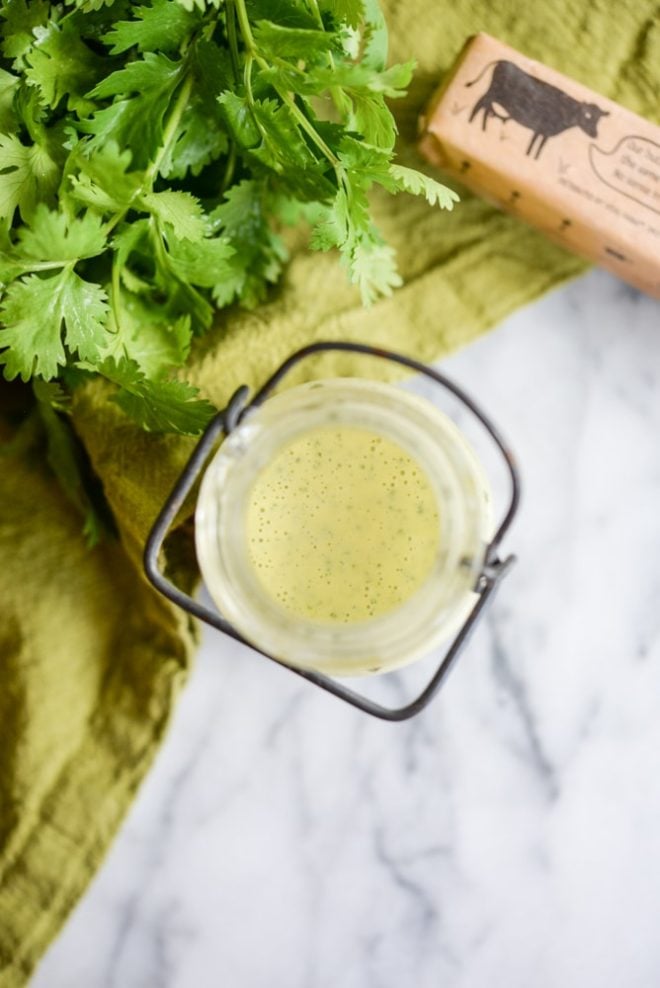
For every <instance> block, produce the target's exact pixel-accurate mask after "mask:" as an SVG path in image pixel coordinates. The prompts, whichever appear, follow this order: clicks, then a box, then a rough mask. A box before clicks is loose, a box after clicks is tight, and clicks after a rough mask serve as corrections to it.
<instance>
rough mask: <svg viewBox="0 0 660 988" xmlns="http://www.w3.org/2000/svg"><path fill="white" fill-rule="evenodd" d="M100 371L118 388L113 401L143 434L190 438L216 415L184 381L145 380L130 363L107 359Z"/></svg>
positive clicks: (214, 409)
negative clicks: (166, 434)
mask: <svg viewBox="0 0 660 988" xmlns="http://www.w3.org/2000/svg"><path fill="white" fill-rule="evenodd" d="M100 371H101V373H102V374H103V375H104V376H105V377H107V378H108V379H109V380H110V381H112V382H113V383H114V384H117V385H119V391H118V392H117V394H115V395H113V401H116V402H117V404H118V405H119V407H120V408H122V409H123V411H124V412H126V414H127V415H129V416H130V417H131V418H132V419H133V420H134V421H135V422H137V423H138V424H139V425H141V426H142V428H143V429H146V430H147V432H178V433H181V434H183V435H192V436H194V435H197V434H198V433H199V432H201V431H202V429H204V428H205V427H206V426H207V425H208V423H209V422H210V421H211V419H212V418H213V416H214V415H216V414H217V409H216V408H214V407H213V405H211V404H210V402H208V401H204V400H203V399H199V398H198V397H197V396H198V394H199V391H198V390H197V388H194V387H193V386H192V385H190V384H187V383H186V382H185V381H176V380H171V381H168V380H156V381H147V380H146V378H145V377H144V375H143V374H142V373H141V371H140V369H139V367H138V366H137V364H135V363H134V362H133V361H131V360H127V359H124V360H121V361H119V362H118V363H116V362H115V361H112V360H107V361H105V363H104V364H103V365H102V366H101V367H100Z"/></svg>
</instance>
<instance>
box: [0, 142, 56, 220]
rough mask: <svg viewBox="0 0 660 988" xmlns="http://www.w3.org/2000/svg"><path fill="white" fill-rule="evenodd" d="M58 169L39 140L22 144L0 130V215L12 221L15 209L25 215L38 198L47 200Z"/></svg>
mask: <svg viewBox="0 0 660 988" xmlns="http://www.w3.org/2000/svg"><path fill="white" fill-rule="evenodd" d="M59 177H60V169H59V168H58V166H57V165H56V164H55V162H54V161H53V159H52V158H51V157H50V155H49V153H48V151H47V150H46V148H45V147H44V146H43V145H42V144H31V145H25V144H22V143H21V141H20V140H19V139H18V137H16V135H15V134H0V219H6V220H8V221H9V223H11V222H12V219H13V216H14V213H15V211H16V209H18V211H19V212H20V214H21V217H22V219H23V220H26V219H29V218H30V216H31V215H32V213H33V212H34V209H35V206H36V205H37V203H38V202H40V201H41V202H49V201H50V200H51V198H52V196H53V194H54V192H55V189H56V188H57V185H58V183H59Z"/></svg>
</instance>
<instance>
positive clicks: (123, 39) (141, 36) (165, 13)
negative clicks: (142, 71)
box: [103, 0, 199, 55]
mask: <svg viewBox="0 0 660 988" xmlns="http://www.w3.org/2000/svg"><path fill="white" fill-rule="evenodd" d="M198 24H199V15H198V14H196V13H193V12H192V11H191V10H187V9H186V8H185V7H183V6H182V5H181V4H178V3H172V2H171V0H153V3H152V4H151V6H150V7H146V6H138V7H137V8H136V9H135V11H134V18H133V20H130V21H117V22H116V23H115V24H113V26H112V30H111V31H109V32H108V33H107V34H105V35H104V36H103V40H104V41H105V42H106V44H109V45H111V48H110V54H111V55H121V54H122V53H123V52H125V51H128V49H129V48H133V47H134V46H135V47H137V48H139V50H140V51H153V52H157V51H164V52H168V53H169V52H174V51H178V49H179V48H180V46H181V44H182V43H183V42H184V41H185V40H186V39H187V38H188V36H189V35H190V33H191V32H192V31H194V30H195V28H196V27H197V26H198Z"/></svg>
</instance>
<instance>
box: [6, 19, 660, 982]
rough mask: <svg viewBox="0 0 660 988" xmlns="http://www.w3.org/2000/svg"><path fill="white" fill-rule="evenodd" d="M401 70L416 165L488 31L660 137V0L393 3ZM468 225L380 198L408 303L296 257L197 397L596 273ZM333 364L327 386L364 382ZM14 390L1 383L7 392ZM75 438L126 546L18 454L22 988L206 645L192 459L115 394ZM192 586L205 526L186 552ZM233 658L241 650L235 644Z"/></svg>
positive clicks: (109, 833) (460, 334) (15, 781)
mask: <svg viewBox="0 0 660 988" xmlns="http://www.w3.org/2000/svg"><path fill="white" fill-rule="evenodd" d="M385 9H386V13H387V16H388V22H389V26H390V36H391V56H392V59H393V60H405V59H408V58H410V57H411V56H414V57H415V58H416V59H417V62H418V68H417V71H416V74H415V77H414V80H413V84H412V86H411V89H410V92H409V95H408V97H407V98H406V99H405V100H404V101H401V103H400V104H399V105H398V106H396V107H395V110H396V112H397V119H398V122H399V129H400V137H401V151H400V160H401V162H402V163H404V164H413V165H414V166H416V167H420V166H422V163H421V162H420V161H419V159H418V157H417V154H416V151H415V147H414V144H415V134H416V121H417V115H418V113H419V112H420V110H421V109H422V107H423V106H424V104H425V102H426V100H427V99H428V97H429V95H430V94H431V92H432V90H433V89H434V87H435V86H436V84H437V82H438V80H439V78H440V77H441V76H442V74H443V73H444V72H446V70H447V69H448V68H449V66H450V65H451V62H452V61H453V59H454V57H455V56H456V55H457V53H458V52H459V51H460V49H461V47H462V45H463V43H464V42H465V40H466V38H467V37H468V36H469V35H470V34H473V33H475V32H476V31H480V30H485V31H488V32H489V33H491V34H493V35H495V36H497V37H500V38H501V39H502V40H503V41H506V42H508V43H509V44H511V45H513V46H514V47H517V48H519V49H520V50H521V51H523V52H524V53H525V54H527V55H529V56H531V57H533V58H537V59H540V60H542V61H545V62H547V63H548V64H549V65H552V66H553V67H556V68H558V69H559V70H560V71H563V72H566V73H567V74H569V75H572V76H573V77H574V78H576V79H578V80H579V81H581V82H583V83H585V84H586V85H588V86H591V87H592V88H593V89H595V90H597V91H598V92H600V93H603V94H605V95H607V96H609V97H611V98H613V99H615V100H618V101H620V102H621V103H623V104H624V105H626V106H628V107H629V108H631V109H633V110H635V111H637V112H639V113H641V114H642V115H644V116H646V117H648V118H649V119H655V120H657V119H658V112H659V111H658V88H659V85H660V19H659V15H658V12H657V11H658V7H657V4H656V2H655V0H636V2H635V3H632V2H628V3H624V4H613V3H611V2H600V0H555V2H553V3H550V4H548V3H544V2H541V0H530V2H528V3H526V4H521V3H518V2H512V0H499V2H498V3H490V2H488V0H452V3H447V4H438V3H435V2H432V0H407V2H406V3H399V2H395V0H386V2H385ZM461 194H462V201H461V203H460V205H459V206H457V207H456V208H455V210H454V211H453V213H445V212H442V211H440V210H436V209H432V208H431V207H429V206H427V205H426V204H425V203H424V202H420V201H418V200H415V199H412V198H410V197H407V196H403V195H400V196H397V197H396V198H389V197H387V196H385V195H383V196H380V197H377V199H376V200H375V209H376V215H377V219H378V223H379V225H380V227H381V229H382V231H383V233H384V234H385V236H386V237H387V238H388V240H389V241H390V242H391V243H392V244H394V245H395V246H396V248H397V250H398V257H399V265H400V270H401V273H402V275H403V278H404V285H403V287H402V288H401V289H399V290H398V291H397V292H396V293H395V294H394V295H393V296H392V298H389V299H384V300H382V301H381V302H379V303H378V304H376V305H375V306H373V307H372V308H371V309H368V310H364V309H363V308H362V307H361V306H360V304H359V300H358V298H357V295H356V292H355V290H354V289H353V288H352V287H351V286H349V285H348V284H347V283H346V280H345V273H344V271H343V269H342V268H341V267H340V266H339V264H338V262H337V259H336V258H335V257H332V256H326V255H320V254H312V253H310V252H307V251H306V250H305V248H304V244H302V242H301V243H298V244H296V245H294V247H293V251H292V260H291V263H290V264H289V266H288V268H287V271H286V273H285V276H284V279H283V281H282V283H281V285H280V286H278V288H277V289H275V290H274V292H273V295H272V297H271V298H270V300H269V301H268V302H267V303H265V304H264V305H262V306H261V307H259V308H258V309H257V310H255V311H252V312H239V311H230V312H223V313H221V314H220V315H219V316H218V319H217V322H216V324H215V326H214V328H213V330H212V331H211V333H210V334H209V335H208V336H207V337H205V338H203V339H202V340H200V341H199V343H198V345H197V348H196V350H195V351H194V353H193V355H192V361H191V373H190V377H191V380H192V381H193V383H195V384H197V385H198V386H199V387H200V388H201V389H202V391H203V392H204V394H205V395H206V396H207V397H208V398H209V399H210V400H211V401H212V402H214V403H215V404H216V405H217V406H218V407H222V406H223V405H224V403H225V402H226V401H227V399H228V398H229V396H230V395H231V394H232V392H233V391H234V390H235V388H236V387H237V386H238V385H239V384H244V383H245V384H248V385H250V386H252V387H254V386H255V385H258V383H259V382H260V381H262V380H263V379H264V378H265V377H266V376H267V375H268V374H269V373H270V372H272V371H273V370H274V368H275V367H276V366H277V365H278V363H280V362H281V361H282V360H283V359H284V358H285V357H286V356H287V355H288V354H289V353H290V352H291V351H292V350H293V349H295V348H297V347H298V346H301V345H303V344H305V343H309V342H311V341H312V340H316V339H349V340H363V341H369V342H374V343H378V344H381V345H385V346H389V347H391V348H393V349H397V350H401V351H403V352H405V353H408V354H411V355H414V356H416V357H418V358H421V359H423V360H427V361H431V360H437V359H438V358H439V357H442V355H443V354H446V353H449V352H450V351H452V350H454V349H455V348H457V347H459V346H463V345H465V344H466V343H468V342H469V341H470V340H472V339H474V338H476V337H477V336H478V335H479V334H480V333H483V332H484V331H485V330H486V329H488V328H489V327H491V326H493V325H495V324H496V323H497V322H498V321H500V320H502V319H503V318H504V317H505V316H506V315H507V314H508V313H510V312H511V311H512V310H513V309H515V308H516V307H518V306H521V305H524V304H525V303H527V302H529V301H531V300H532V299H534V298H536V297H537V296H539V295H540V294H542V293H543V292H545V291H547V290H548V289H550V288H552V287H553V286H555V285H557V284H559V283H560V282H562V281H564V280H565V279H567V278H569V277H572V276H574V275H576V274H578V273H579V272H580V271H582V270H583V269H584V267H585V265H584V262H582V261H581V260H579V259H577V258H575V257H572V256H570V255H568V254H566V253H565V252H563V251H562V250H561V249H560V248H558V247H556V246H554V245H553V244H551V243H549V242H548V241H547V240H545V239H544V238H543V237H542V236H541V235H540V234H539V233H537V232H535V231H533V230H532V229H530V228H529V227H527V226H525V225H523V224H521V223H520V222H518V221H517V220H516V219H514V218H512V217H509V216H505V215H503V214H501V213H499V212H497V211H496V210H495V209H493V208H492V207H491V206H490V205H488V204H487V203H485V202H483V201H482V200H479V199H477V198H474V197H471V196H470V195H469V194H468V193H466V192H464V191H462V193H461ZM356 372H359V371H357V365H356V363H355V361H354V360H353V359H352V358H351V357H350V356H348V355H346V354H331V355H328V356H325V357H323V358H319V359H315V360H314V361H313V362H310V363H309V364H307V365H305V370H304V373H305V376H307V377H309V376H316V375H328V374H332V375H334V374H354V373H356ZM5 387H7V386H6V385H0V388H5ZM73 422H74V426H75V429H76V431H77V433H78V435H79V437H80V438H81V440H82V442H83V444H84V445H85V447H86V450H87V453H88V454H89V458H90V461H91V464H92V466H93V469H94V471H95V473H96V474H97V475H98V477H99V478H100V480H101V482H102V484H103V488H104V492H105V495H106V498H107V500H108V503H109V505H110V507H111V509H112V512H113V514H114V517H115V519H116V523H117V527H118V531H119V538H118V539H117V540H112V539H108V540H106V541H104V542H103V543H102V544H101V545H99V546H97V547H96V548H95V549H93V550H88V549H87V548H86V547H85V544H84V540H83V537H82V533H81V530H80V527H81V526H80V517H79V515H78V514H77V512H76V511H75V509H74V508H73V507H72V506H71V505H70V504H69V503H68V501H67V500H66V498H65V497H64V495H63V494H62V493H61V491H60V489H59V486H58V484H57V482H56V480H55V479H54V477H53V475H52V474H51V473H50V471H49V468H48V465H47V463H46V459H45V456H44V450H43V437H42V436H41V435H40V434H39V431H38V430H32V431H30V430H29V429H27V430H24V434H22V435H20V436H19V437H18V439H17V438H16V437H14V441H13V442H12V443H11V444H9V445H7V446H6V447H5V448H4V451H3V452H2V453H0V506H1V510H0V601H1V605H2V619H1V621H0V669H1V672H2V685H1V688H0V986H2V988H15V986H19V985H24V984H25V983H26V982H27V981H28V979H29V977H30V974H31V972H32V971H33V970H34V967H35V965H36V963H37V962H38V960H39V958H40V956H41V955H42V954H43V952H44V951H45V949H46V947H47V946H48V944H49V942H50V941H51V940H52V938H53V937H54V936H55V935H56V933H57V932H58V930H59V929H60V927H61V925H62V923H63V922H64V919H65V918H66V916H67V914H68V912H69V911H70V910H71V908H72V906H73V905H74V904H75V902H76V901H77V900H78V898H79V897H80V896H81V894H82V893H83V892H84V890H85V888H86V886H87V884H88V882H89V881H90V879H91V877H92V876H93V874H94V872H95V870H96V869H97V868H98V866H99V864H100V862H101V860H102V859H103V856H104V854H105V852H106V850H107V848H108V846H109V844H110V842H111V840H112V838H113V836H114V835H115V833H116V831H117V829H118V827H119V825H120V823H121V821H122V818H123V817H124V815H125V813H126V810H127V808H128V807H129V805H130V802H131V799H132V797H133V796H134V794H135V792H136V790H137V787H138V786H139V784H140V781H141V780H142V779H143V777H144V775H145V773H146V772H147V770H148V768H149V766H150V765H151V763H152V761H153V758H154V755H155V753H156V751H157V749H158V746H159V743H160V741H161V739H162V737H163V735H164V732H165V730H166V728H167V724H168V721H169V719H170V716H171V713H172V710H173V707H174V703H175V699H176V696H177V693H178V692H179V690H180V689H181V687H182V685H183V684H184V682H185V678H186V674H187V672H188V670H189V668H190V662H191V657H192V655H193V652H194V646H195V640H196V631H195V628H194V626H193V623H192V621H191V620H190V619H189V618H188V616H187V615H186V614H184V613H182V612H180V611H178V610H177V609H176V608H174V607H173V606H171V605H170V604H169V603H168V602H167V601H165V600H164V599H162V598H160V597H159V596H157V595H156V594H155V593H154V592H153V591H152V590H151V588H150V587H149V586H148V585H147V583H146V581H145V578H144V576H143V574H142V571H141V561H140V560H141V553H142V547H143V545H144V540H145V536H146V533H147V532H148V530H149V527H150V525H151V523H152V522H153V520H154V518H155V515H156V513H157V511H158V508H159V506H160V505H161V504H162V501H163V499H164V497H165V496H166V494H167V493H168V491H169V489H170V487H171V484H172V482H173V480H174V478H175V477H176V475H177V473H178V472H179V471H180V469H181V467H182V465H183V463H184V462H185V459H186V457H187V455H188V454H189V452H190V450H191V448H192V440H188V439H181V438H179V437H172V436H156V435H149V434H146V433H143V432H140V431H139V430H138V429H137V428H136V427H135V426H133V424H132V423H131V422H130V421H129V420H128V419H127V418H126V417H125V416H124V415H123V413H122V412H121V411H120V409H119V408H118V407H117V406H116V405H115V404H114V403H112V402H110V401H109V400H108V391H107V388H105V387H104V386H103V384H102V383H95V384H93V385H87V386H85V388H83V389H82V390H80V391H79V392H78V393H77V395H76V399H75V404H74V412H73ZM9 431H10V430H9V426H8V425H7V423H4V424H3V423H2V419H1V416H0V439H2V438H3V437H4V438H6V437H7V436H8V435H9ZM168 564H169V567H170V570H171V572H172V574H173V576H174V578H175V579H176V580H177V582H178V583H179V584H180V585H182V586H184V587H188V588H190V587H192V586H193V585H194V583H195V580H196V576H197V573H196V566H195V561H194V553H193V549H192V524H191V521H190V518H189V517H186V518H183V519H182V520H181V524H180V526H179V528H178V529H177V532H176V533H175V535H174V537H173V539H172V540H171V542H170V543H169V547H168ZM218 647H219V649H221V648H222V646H221V644H219V646H218Z"/></svg>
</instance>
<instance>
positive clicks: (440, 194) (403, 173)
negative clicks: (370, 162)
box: [390, 165, 458, 209]
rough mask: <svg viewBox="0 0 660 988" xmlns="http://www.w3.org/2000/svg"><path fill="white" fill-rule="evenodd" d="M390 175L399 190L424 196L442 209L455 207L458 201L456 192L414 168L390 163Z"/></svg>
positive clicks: (432, 204) (431, 203)
mask: <svg viewBox="0 0 660 988" xmlns="http://www.w3.org/2000/svg"><path fill="white" fill-rule="evenodd" d="M390 175H391V176H392V178H393V179H394V181H395V184H396V189H397V190H401V191H403V192H410V193H411V195H414V196H424V198H425V199H426V201H427V202H428V203H429V204H430V205H431V206H435V205H438V206H440V207H441V208H442V209H453V208H454V203H455V202H458V194H457V193H456V192H454V191H453V190H452V189H448V188H447V186H446V185H442V184H441V183H440V182H436V180H435V179H434V178H429V176H428V175H424V174H423V173H422V172H418V171H415V170H414V169H413V168H404V167H403V165H390Z"/></svg>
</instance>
